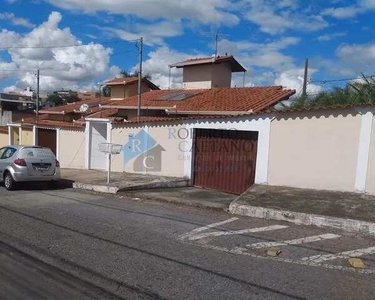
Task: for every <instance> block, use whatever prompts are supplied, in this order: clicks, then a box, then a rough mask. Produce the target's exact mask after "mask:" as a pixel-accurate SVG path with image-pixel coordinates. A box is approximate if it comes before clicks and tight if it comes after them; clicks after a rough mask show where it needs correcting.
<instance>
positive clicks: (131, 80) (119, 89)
mask: <svg viewBox="0 0 375 300" xmlns="http://www.w3.org/2000/svg"><path fill="white" fill-rule="evenodd" d="M102 86H108V87H110V89H111V98H112V100H122V99H124V98H128V97H132V96H134V95H137V94H138V78H137V77H123V78H115V79H112V80H108V81H105V82H103V83H102ZM154 90H160V88H159V87H157V86H156V85H155V84H154V83H152V82H151V81H150V80H148V79H147V78H145V77H144V78H142V85H141V92H142V93H145V92H149V91H154Z"/></svg>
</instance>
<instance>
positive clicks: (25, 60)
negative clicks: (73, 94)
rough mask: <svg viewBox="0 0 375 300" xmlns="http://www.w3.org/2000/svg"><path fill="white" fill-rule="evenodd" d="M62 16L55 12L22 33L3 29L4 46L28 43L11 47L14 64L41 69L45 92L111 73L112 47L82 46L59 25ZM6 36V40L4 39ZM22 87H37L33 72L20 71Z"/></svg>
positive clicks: (1, 39)
mask: <svg viewBox="0 0 375 300" xmlns="http://www.w3.org/2000/svg"><path fill="white" fill-rule="evenodd" d="M61 19H62V16H61V14H60V13H58V12H52V13H51V14H50V16H49V18H48V20H47V21H46V22H44V23H42V24H41V25H40V26H38V27H36V28H35V29H33V30H32V31H31V32H29V33H27V34H24V35H20V34H17V33H15V32H12V31H7V30H3V31H1V32H0V46H3V47H5V46H6V45H8V46H9V45H12V46H20V47H22V46H24V47H31V48H23V49H21V48H13V49H10V50H8V52H9V54H10V56H11V59H12V63H13V64H14V65H15V66H16V67H17V68H18V69H22V70H36V69H40V70H41V75H40V87H41V90H42V91H51V90H56V89H60V88H71V89H75V88H78V87H79V85H80V84H86V83H87V82H91V81H92V80H93V79H95V78H97V77H98V76H101V75H106V74H107V73H108V64H109V56H110V54H111V53H112V50H111V49H110V48H105V47H103V46H102V45H101V44H97V43H90V44H88V45H82V43H81V41H79V40H78V39H77V38H76V37H75V36H74V35H73V34H72V33H71V31H70V29H69V28H63V29H61V28H59V23H60V21H61ZM3 38H5V39H3ZM59 45H61V46H64V45H80V46H79V47H62V48H32V47H40V46H59ZM18 76H19V78H18V82H17V84H16V86H17V87H19V88H24V87H26V86H35V75H34V73H33V72H29V73H21V72H20V73H19V75H18Z"/></svg>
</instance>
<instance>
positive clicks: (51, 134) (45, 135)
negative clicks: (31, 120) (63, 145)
mask: <svg viewBox="0 0 375 300" xmlns="http://www.w3.org/2000/svg"><path fill="white" fill-rule="evenodd" d="M38 146H42V147H47V148H50V149H51V150H52V152H53V153H54V154H55V155H56V130H53V129H42V128H38Z"/></svg>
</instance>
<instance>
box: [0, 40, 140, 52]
mask: <svg viewBox="0 0 375 300" xmlns="http://www.w3.org/2000/svg"><path fill="white" fill-rule="evenodd" d="M137 41H138V40H122V41H112V42H110V41H102V42H101V41H95V43H100V44H102V45H103V44H104V45H107V44H120V43H134V42H137ZM85 46H88V44H78V45H77V44H76V45H60V46H7V47H0V50H12V49H54V48H74V47H85Z"/></svg>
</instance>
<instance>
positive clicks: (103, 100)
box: [40, 97, 111, 114]
mask: <svg viewBox="0 0 375 300" xmlns="http://www.w3.org/2000/svg"><path fill="white" fill-rule="evenodd" d="M110 99H111V98H110V97H100V98H94V99H90V100H82V101H78V102H73V103H69V104H66V105H62V106H56V107H50V108H46V109H43V110H41V111H40V113H41V114H48V113H56V112H61V113H62V112H64V113H72V112H74V111H75V110H79V109H80V107H81V106H82V104H88V105H89V106H90V105H92V106H93V107H91V109H93V108H94V107H97V106H99V104H100V105H105V104H108V103H109V101H110Z"/></svg>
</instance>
